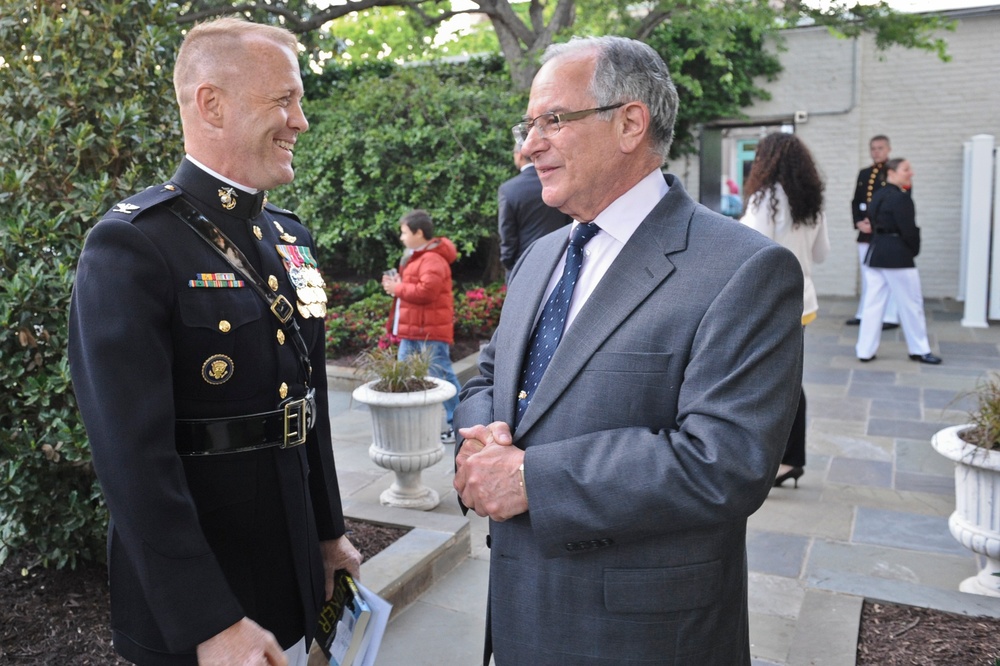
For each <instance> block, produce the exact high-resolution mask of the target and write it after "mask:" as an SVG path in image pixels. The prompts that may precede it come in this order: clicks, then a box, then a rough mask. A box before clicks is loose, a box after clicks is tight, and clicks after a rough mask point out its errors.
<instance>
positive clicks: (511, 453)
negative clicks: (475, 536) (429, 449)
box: [455, 431, 528, 521]
mask: <svg viewBox="0 0 1000 666" xmlns="http://www.w3.org/2000/svg"><path fill="white" fill-rule="evenodd" d="M459 432H461V431H459ZM508 432H509V431H508ZM494 443H495V442H494ZM470 451H471V449H470ZM465 452H466V449H465V445H464V444H463V446H462V450H461V452H460V453H459V455H460V456H461V455H463V454H464V453H465ZM523 462H524V451H522V450H521V449H519V448H517V447H514V446H503V445H501V446H489V445H484V446H483V447H482V448H481V449H479V450H478V451H475V452H471V455H468V456H466V458H465V460H463V461H462V464H461V467H459V469H458V470H457V471H456V472H455V490H456V491H457V492H458V494H459V497H461V498H462V503H463V504H464V505H465V506H467V507H469V508H470V509H472V510H473V511H475V512H476V514H478V515H480V516H489V517H490V518H492V519H493V520H496V521H504V520H507V519H508V518H512V517H513V516H516V515H519V514H522V513H524V512H525V511H527V510H528V497H527V494H526V493H525V488H524V486H523V485H522V482H521V478H522V477H521V472H520V469H519V467H520V465H521V463H523Z"/></svg>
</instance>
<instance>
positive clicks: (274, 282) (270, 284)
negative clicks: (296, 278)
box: [267, 275, 278, 291]
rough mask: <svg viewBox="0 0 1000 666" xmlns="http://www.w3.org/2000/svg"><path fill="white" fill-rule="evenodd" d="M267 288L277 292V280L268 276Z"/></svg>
mask: <svg viewBox="0 0 1000 666" xmlns="http://www.w3.org/2000/svg"><path fill="white" fill-rule="evenodd" d="M267 286H268V287H270V288H271V291H278V278H276V277H274V276H273V275H269V276H268V277H267Z"/></svg>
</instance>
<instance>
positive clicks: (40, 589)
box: [0, 520, 407, 666]
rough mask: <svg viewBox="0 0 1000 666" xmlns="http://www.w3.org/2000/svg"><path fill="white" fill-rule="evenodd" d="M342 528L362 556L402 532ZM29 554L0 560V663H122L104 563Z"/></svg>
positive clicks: (62, 665) (85, 665)
mask: <svg viewBox="0 0 1000 666" xmlns="http://www.w3.org/2000/svg"><path fill="white" fill-rule="evenodd" d="M347 529H348V532H349V534H350V539H351V541H352V543H354V545H355V546H356V547H357V548H358V550H360V551H361V554H362V555H363V556H364V559H365V560H368V559H371V558H372V557H373V556H375V554H377V553H378V552H380V551H382V550H383V549H385V548H386V547H387V546H389V545H390V544H392V543H393V542H394V541H396V540H397V539H399V538H400V537H401V536H402V535H403V534H405V533H406V531H407V530H406V529H403V528H396V527H385V526H381V525H373V524H371V523H362V522H358V521H352V520H348V521H347ZM33 559H34V557H33V555H32V554H22V555H21V556H20V557H13V558H9V559H8V560H7V561H6V562H5V563H4V564H3V565H0V664H31V665H32V666H39V665H43V664H44V665H45V666H49V665H51V666H57V665H58V666H108V665H112V664H128V663H129V662H127V661H125V660H124V659H121V658H119V657H118V656H117V655H115V652H114V649H113V648H112V647H111V629H110V626H109V621H110V620H109V617H110V607H109V600H108V582H107V569H106V568H105V567H104V565H99V564H86V565H83V566H81V567H78V568H77V569H76V570H70V569H62V570H57V569H43V568H41V567H33V566H31V565H30V564H29V562H31V561H32V560H33Z"/></svg>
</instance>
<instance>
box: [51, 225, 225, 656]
mask: <svg viewBox="0 0 1000 666" xmlns="http://www.w3.org/2000/svg"><path fill="white" fill-rule="evenodd" d="M168 275H170V271H169V268H168V266H167V265H166V263H165V262H164V260H163V258H162V257H161V256H160V254H159V253H158V251H157V249H156V248H155V247H154V246H153V244H152V243H151V242H150V240H149V238H147V237H146V236H145V235H144V234H143V233H142V232H141V231H139V230H138V229H137V228H136V227H135V226H133V225H132V224H130V223H127V222H119V221H108V220H105V221H103V222H101V223H100V224H98V225H97V226H96V227H95V228H94V229H93V231H92V232H91V234H90V236H89V237H88V239H87V242H86V247H85V248H84V251H83V254H82V255H81V257H80V263H79V267H78V269H77V277H76V283H75V287H74V292H73V299H72V306H71V316H70V340H69V351H70V361H71V367H72V375H73V385H74V391H75V395H76V398H77V401H78V404H79V408H80V412H81V414H82V415H83V418H84V421H85V423H86V424H87V435H88V437H89V439H90V446H91V451H92V454H93V461H94V467H95V470H96V471H97V475H98V478H99V479H100V482H101V487H102V489H103V491H104V496H105V498H106V500H107V504H108V508H109V509H110V512H111V518H112V521H113V528H114V535H115V539H116V540H117V541H118V543H116V547H122V548H124V549H125V550H126V551H127V552H128V553H129V560H130V561H131V562H133V563H134V566H135V567H136V569H137V572H136V573H137V577H138V578H139V579H140V580H141V581H142V594H143V595H144V597H145V598H146V599H147V600H148V602H149V605H150V606H151V607H152V608H154V609H156V611H155V612H156V613H157V623H158V628H159V631H160V632H162V635H163V638H164V640H165V641H166V644H167V645H168V646H169V647H170V649H171V650H175V651H183V650H190V649H192V648H193V647H194V646H195V645H196V644H197V643H199V642H201V641H204V640H206V639H207V638H210V637H211V636H213V635H215V634H217V633H218V632H220V631H222V630H223V629H225V628H226V627H228V626H230V625H232V624H233V623H235V622H237V621H238V620H239V619H240V618H241V617H243V615H244V611H243V609H242V608H241V607H240V605H239V603H238V602H237V601H236V599H235V597H234V596H233V594H232V591H231V590H230V588H229V586H228V584H227V582H226V580H225V577H224V575H223V573H222V571H221V569H220V567H219V565H218V562H217V561H216V559H215V556H214V555H213V554H212V551H211V549H210V548H209V545H208V543H207V541H206V539H205V536H204V534H203V532H202V530H201V527H200V524H199V519H198V515H197V512H196V510H195V506H194V503H193V501H192V499H191V494H190V491H189V489H188V486H187V482H186V481H185V475H184V470H183V469H182V465H181V460H180V457H179V456H178V455H177V453H176V451H175V444H174V417H175V415H174V396H173V387H172V381H171V377H172V367H171V366H172V363H173V352H172V346H171V337H170V331H171V309H172V302H173V296H172V291H171V287H170V283H169V279H168V278H167V277H166V276H168Z"/></svg>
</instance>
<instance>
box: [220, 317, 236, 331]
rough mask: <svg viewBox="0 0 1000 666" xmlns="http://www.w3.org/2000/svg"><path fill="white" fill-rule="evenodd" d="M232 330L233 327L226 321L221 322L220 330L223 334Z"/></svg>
mask: <svg viewBox="0 0 1000 666" xmlns="http://www.w3.org/2000/svg"><path fill="white" fill-rule="evenodd" d="M232 328H233V327H232V326H231V325H230V324H229V322H228V321H226V320H225V319H223V320H222V321H220V322H219V330H220V331H222V332H223V333H228V332H229V331H230V329H232Z"/></svg>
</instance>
